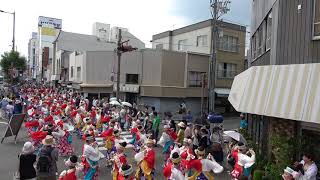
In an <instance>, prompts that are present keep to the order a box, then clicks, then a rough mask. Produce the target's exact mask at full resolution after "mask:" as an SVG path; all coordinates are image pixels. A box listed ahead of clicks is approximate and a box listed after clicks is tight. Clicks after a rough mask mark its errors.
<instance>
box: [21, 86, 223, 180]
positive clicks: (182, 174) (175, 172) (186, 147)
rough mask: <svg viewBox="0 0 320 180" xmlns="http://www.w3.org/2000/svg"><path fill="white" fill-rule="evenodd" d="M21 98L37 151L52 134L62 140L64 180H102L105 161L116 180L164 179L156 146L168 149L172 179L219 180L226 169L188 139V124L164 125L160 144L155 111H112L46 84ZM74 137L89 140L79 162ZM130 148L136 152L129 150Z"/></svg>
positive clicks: (166, 164)
mask: <svg viewBox="0 0 320 180" xmlns="http://www.w3.org/2000/svg"><path fill="white" fill-rule="evenodd" d="M21 94H22V97H23V98H24V99H25V102H26V104H27V106H26V107H27V108H26V110H27V116H28V120H27V122H26V123H25V127H26V128H27V129H28V133H29V135H30V139H31V141H32V143H33V145H34V146H35V149H36V150H37V152H39V150H41V148H42V144H41V142H42V140H43V139H45V138H46V137H47V136H48V135H50V136H53V137H54V138H55V140H56V142H57V143H56V148H58V150H59V155H60V156H62V157H66V158H67V160H66V163H65V164H66V167H68V169H67V170H65V171H63V172H62V173H61V175H60V179H61V180H67V179H79V178H80V177H82V178H83V179H84V180H96V179H98V177H99V172H101V171H102V170H105V168H103V167H101V166H100V167H99V161H104V160H105V161H106V162H107V166H112V170H111V174H112V179H113V180H125V179H129V180H134V179H136V180H140V179H146V180H151V179H159V177H158V178H156V177H155V161H156V152H155V146H156V145H160V146H161V147H162V156H161V157H163V159H164V161H163V165H162V168H163V175H164V176H165V178H166V179H170V180H185V179H188V180H192V179H194V180H196V179H199V180H200V179H208V180H209V179H213V175H212V172H213V173H221V172H222V171H223V167H222V166H221V165H220V164H218V163H217V162H216V161H215V160H214V158H213V156H211V154H208V155H207V153H206V152H205V149H204V148H203V147H202V146H200V147H198V148H196V149H194V148H193V140H192V137H184V136H183V134H184V130H185V128H186V126H187V124H186V123H184V122H181V123H179V124H178V126H179V130H178V131H175V130H174V129H173V128H171V127H170V125H169V124H164V126H163V133H162V135H161V137H160V140H159V142H157V143H156V140H155V138H156V137H155V136H154V134H152V132H150V131H149V130H148V129H147V128H148V123H149V122H151V124H152V120H153V119H152V118H153V117H152V113H148V112H147V111H140V112H138V113H136V114H135V115H132V114H131V113H128V112H129V109H130V108H129V107H120V106H118V107H116V106H112V107H110V106H109V104H108V103H103V104H102V103H100V106H99V105H97V104H99V103H95V105H96V106H92V105H89V104H90V103H89V101H88V100H87V99H84V98H79V96H78V94H76V93H73V92H71V91H70V92H68V91H60V90H57V89H52V88H47V87H44V86H43V87H36V86H25V87H22V88H21ZM90 106H92V107H90ZM89 108H90V109H89ZM121 110H125V112H127V113H126V115H125V117H124V118H125V120H126V121H127V123H126V126H123V124H120V119H121V118H119V117H120V114H121ZM122 118H123V117H122ZM125 129H126V130H128V131H130V133H131V134H132V136H133V139H132V140H131V141H128V140H127V139H126V138H124V137H122V136H121V135H120V134H121V132H122V131H125ZM73 136H75V137H78V138H80V139H81V140H82V141H83V148H82V154H81V156H80V159H81V160H80V161H79V162H78V161H77V156H75V151H74V148H73V139H74V138H75V137H73ZM98 138H100V139H103V142H104V147H105V151H100V150H99V146H98V143H97V139H98ZM129 145H131V147H133V148H132V149H131V148H130V149H129V148H128V146H129ZM128 151H132V152H133V153H134V154H135V155H134V160H135V162H136V164H130V163H129V161H128V158H127V155H126V153H127V152H128ZM160 159H161V158H160ZM161 161H162V160H161ZM134 169H135V170H134Z"/></svg>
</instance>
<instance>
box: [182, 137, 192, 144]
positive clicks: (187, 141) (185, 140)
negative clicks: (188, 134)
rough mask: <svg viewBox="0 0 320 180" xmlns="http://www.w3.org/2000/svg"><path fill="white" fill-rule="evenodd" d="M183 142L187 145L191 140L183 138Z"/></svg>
mask: <svg viewBox="0 0 320 180" xmlns="http://www.w3.org/2000/svg"><path fill="white" fill-rule="evenodd" d="M183 142H184V143H188V144H192V139H189V138H184V139H183Z"/></svg>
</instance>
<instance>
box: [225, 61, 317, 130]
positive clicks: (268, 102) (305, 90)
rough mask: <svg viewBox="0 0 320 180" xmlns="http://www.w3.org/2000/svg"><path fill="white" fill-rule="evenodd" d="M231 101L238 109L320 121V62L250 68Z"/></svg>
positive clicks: (237, 79) (237, 81) (234, 88)
mask: <svg viewBox="0 0 320 180" xmlns="http://www.w3.org/2000/svg"><path fill="white" fill-rule="evenodd" d="M228 100H229V102H230V103H231V104H232V105H233V107H234V108H235V109H236V110H237V111H239V112H245V113H250V114H258V115H265V116H272V117H279V118H284V119H292V120H298V121H305V122H314V123H319V124H320V64H319V63H315V64H294V65H271V66H254V67H251V68H249V69H248V70H246V71H244V72H243V73H241V74H239V75H237V76H236V77H235V78H234V81H233V84H232V88H231V92H230V95H229V97H228Z"/></svg>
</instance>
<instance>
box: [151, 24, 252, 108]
mask: <svg viewBox="0 0 320 180" xmlns="http://www.w3.org/2000/svg"><path fill="white" fill-rule="evenodd" d="M211 23H212V20H211V19H209V20H206V21H203V22H199V23H196V24H192V25H189V26H186V27H182V28H180V29H175V30H173V31H166V32H162V33H159V34H156V35H153V37H152V48H153V49H166V50H170V51H179V52H194V53H201V54H207V55H210V54H211V51H212V41H211V34H212V28H211V27H212V24H211ZM219 25H220V28H219V39H218V48H217V49H218V50H217V66H216V68H217V69H216V70H217V71H216V89H215V93H216V97H217V98H216V102H215V103H216V107H220V108H217V109H216V111H220V112H221V111H222V112H225V111H226V112H229V111H231V105H230V104H229V102H228V101H227V97H228V95H229V92H230V88H231V85H232V81H233V77H234V76H235V75H237V74H238V73H240V72H242V71H243V70H244V59H245V37H246V27H244V26H241V25H238V24H232V23H228V22H222V21H221V22H219Z"/></svg>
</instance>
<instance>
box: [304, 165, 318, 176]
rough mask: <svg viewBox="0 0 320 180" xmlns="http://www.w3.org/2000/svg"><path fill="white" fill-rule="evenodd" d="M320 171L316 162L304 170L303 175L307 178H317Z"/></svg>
mask: <svg viewBox="0 0 320 180" xmlns="http://www.w3.org/2000/svg"><path fill="white" fill-rule="evenodd" d="M317 173H318V168H317V166H316V165H315V164H313V165H311V166H310V167H309V169H308V170H307V171H305V172H304V175H303V177H304V178H306V179H313V178H316V176H317Z"/></svg>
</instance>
